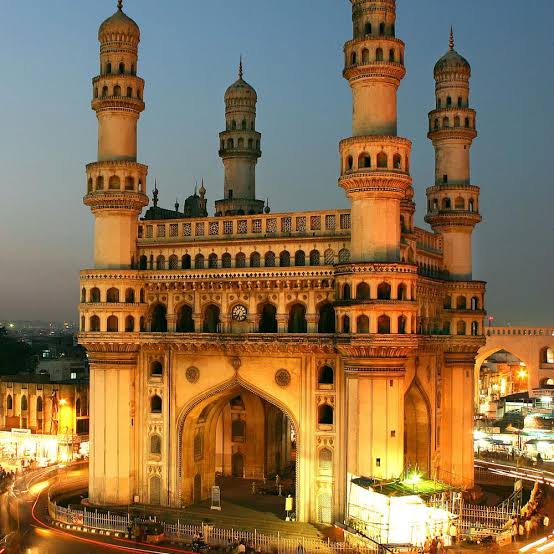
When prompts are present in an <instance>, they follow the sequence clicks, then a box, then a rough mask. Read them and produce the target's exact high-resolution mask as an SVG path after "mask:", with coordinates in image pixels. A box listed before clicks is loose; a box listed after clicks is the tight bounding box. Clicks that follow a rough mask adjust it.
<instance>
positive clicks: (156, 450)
mask: <svg viewBox="0 0 554 554" xmlns="http://www.w3.org/2000/svg"><path fill="white" fill-rule="evenodd" d="M161 453H162V438H161V437H160V435H152V436H151V437H150V454H158V455H159V454H161Z"/></svg>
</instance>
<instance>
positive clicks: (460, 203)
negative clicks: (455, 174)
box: [454, 196, 466, 210]
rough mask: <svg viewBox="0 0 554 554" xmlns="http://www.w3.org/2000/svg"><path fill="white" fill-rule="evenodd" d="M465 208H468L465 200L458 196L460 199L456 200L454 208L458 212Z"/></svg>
mask: <svg viewBox="0 0 554 554" xmlns="http://www.w3.org/2000/svg"><path fill="white" fill-rule="evenodd" d="M465 207H466V203H465V201H464V199H463V198H462V197H461V196H458V198H456V199H455V200H454V208H455V209H456V210H465Z"/></svg>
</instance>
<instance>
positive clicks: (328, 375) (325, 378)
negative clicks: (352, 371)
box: [317, 365, 335, 385]
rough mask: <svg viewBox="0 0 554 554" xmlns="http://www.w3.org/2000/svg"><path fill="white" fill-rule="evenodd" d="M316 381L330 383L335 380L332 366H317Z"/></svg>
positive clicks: (324, 383) (322, 383) (323, 383)
mask: <svg viewBox="0 0 554 554" xmlns="http://www.w3.org/2000/svg"><path fill="white" fill-rule="evenodd" d="M317 382H318V383H319V384H320V385H332V384H333V383H334V382H335V376H334V371H333V368H332V367H330V366H328V365H324V366H321V367H320V368H319V375H318V379H317Z"/></svg>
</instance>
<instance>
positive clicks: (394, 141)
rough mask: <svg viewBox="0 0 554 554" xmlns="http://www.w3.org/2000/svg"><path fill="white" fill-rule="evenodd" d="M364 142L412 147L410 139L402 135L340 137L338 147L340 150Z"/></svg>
mask: <svg viewBox="0 0 554 554" xmlns="http://www.w3.org/2000/svg"><path fill="white" fill-rule="evenodd" d="M366 143H377V144H386V145H387V146H393V145H394V146H403V147H405V148H411V147H412V141H411V140H409V139H407V138H403V137H397V136H391V135H362V136H356V137H348V138H345V139H342V140H341V141H340V142H339V149H340V151H341V152H342V151H343V149H344V148H347V147H348V146H354V145H358V144H366Z"/></svg>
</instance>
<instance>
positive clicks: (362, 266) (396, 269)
mask: <svg viewBox="0 0 554 554" xmlns="http://www.w3.org/2000/svg"><path fill="white" fill-rule="evenodd" d="M356 273H377V274H380V273H383V274H390V273H402V274H409V275H413V277H414V278H417V265H415V264H402V263H378V262H354V263H350V264H340V265H336V266H335V271H334V274H335V275H336V276H337V277H338V276H340V275H352V274H356Z"/></svg>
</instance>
